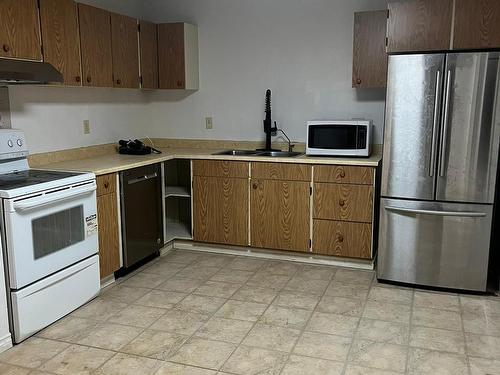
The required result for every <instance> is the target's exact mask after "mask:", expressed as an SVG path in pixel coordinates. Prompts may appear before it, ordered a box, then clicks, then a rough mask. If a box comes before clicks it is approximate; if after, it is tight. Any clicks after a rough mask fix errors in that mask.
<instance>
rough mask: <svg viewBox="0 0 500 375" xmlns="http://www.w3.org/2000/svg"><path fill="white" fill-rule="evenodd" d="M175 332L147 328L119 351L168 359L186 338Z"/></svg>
mask: <svg viewBox="0 0 500 375" xmlns="http://www.w3.org/2000/svg"><path fill="white" fill-rule="evenodd" d="M188 338H189V337H188V336H182V335H178V334H176V333H171V332H165V331H155V330H152V329H148V330H146V331H144V332H143V333H141V334H140V335H139V336H137V337H136V338H135V339H134V340H132V341H131V342H130V343H128V344H127V345H125V346H124V347H123V348H122V349H121V350H120V351H122V352H124V353H128V354H135V355H138V356H141V357H150V358H153V359H161V360H163V361H166V360H168V359H169V358H170V357H171V356H172V355H173V354H174V353H175V352H176V351H177V350H178V349H179V348H180V347H181V346H182V345H183V344H184V343H185V342H186V340H187V339H188Z"/></svg>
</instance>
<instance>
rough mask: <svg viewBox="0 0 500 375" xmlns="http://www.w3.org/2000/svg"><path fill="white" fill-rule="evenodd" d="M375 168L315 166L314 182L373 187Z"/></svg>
mask: <svg viewBox="0 0 500 375" xmlns="http://www.w3.org/2000/svg"><path fill="white" fill-rule="evenodd" d="M374 176H375V168H371V167H351V166H342V165H338V166H332V165H315V166H314V182H333V183H336V184H360V185H373V181H374V178H375V177H374Z"/></svg>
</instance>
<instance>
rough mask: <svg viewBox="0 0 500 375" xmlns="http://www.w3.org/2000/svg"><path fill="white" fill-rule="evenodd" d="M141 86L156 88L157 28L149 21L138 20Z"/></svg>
mask: <svg viewBox="0 0 500 375" xmlns="http://www.w3.org/2000/svg"><path fill="white" fill-rule="evenodd" d="M139 44H140V54H141V56H140V59H141V83H142V84H141V87H142V88H143V89H157V88H158V30H157V25H156V24H154V23H151V22H146V21H140V32H139Z"/></svg>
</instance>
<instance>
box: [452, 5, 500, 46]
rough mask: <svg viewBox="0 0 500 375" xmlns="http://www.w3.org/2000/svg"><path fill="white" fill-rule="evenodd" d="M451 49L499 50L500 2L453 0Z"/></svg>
mask: <svg viewBox="0 0 500 375" xmlns="http://www.w3.org/2000/svg"><path fill="white" fill-rule="evenodd" d="M453 35H454V38H453V49H486V48H500V1H499V0H455V29H454V34H453Z"/></svg>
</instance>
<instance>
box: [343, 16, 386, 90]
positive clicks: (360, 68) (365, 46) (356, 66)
mask: <svg viewBox="0 0 500 375" xmlns="http://www.w3.org/2000/svg"><path fill="white" fill-rule="evenodd" d="M386 29H387V11H385V10H379V11H373V12H358V13H354V46H353V60H352V87H358V88H366V87H385V86H386V85H387V53H386V51H385V35H386Z"/></svg>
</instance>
